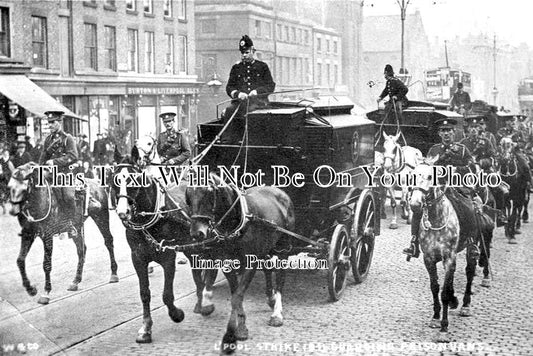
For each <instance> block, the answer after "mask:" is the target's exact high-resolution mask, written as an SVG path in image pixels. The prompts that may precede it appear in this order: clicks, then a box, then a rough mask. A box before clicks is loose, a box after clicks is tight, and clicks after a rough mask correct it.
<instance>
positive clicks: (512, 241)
mask: <svg viewBox="0 0 533 356" xmlns="http://www.w3.org/2000/svg"><path fill="white" fill-rule="evenodd" d="M508 243H509V244H511V245H516V244H517V243H518V242H516V239H509V241H508Z"/></svg>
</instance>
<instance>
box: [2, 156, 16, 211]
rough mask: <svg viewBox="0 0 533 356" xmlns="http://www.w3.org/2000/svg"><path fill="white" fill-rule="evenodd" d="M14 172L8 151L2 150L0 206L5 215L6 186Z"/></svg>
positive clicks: (7, 198)
mask: <svg viewBox="0 0 533 356" xmlns="http://www.w3.org/2000/svg"><path fill="white" fill-rule="evenodd" d="M14 170H15V166H14V165H13V162H12V161H11V157H10V155H9V150H8V149H7V148H4V149H3V151H2V155H1V156H0V205H1V206H2V209H4V214H5V213H6V211H7V209H6V203H7V202H8V201H9V189H8V188H7V184H8V183H9V179H11V174H12V173H13V171H14Z"/></svg>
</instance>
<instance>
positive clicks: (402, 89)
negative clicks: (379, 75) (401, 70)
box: [379, 77, 409, 102]
mask: <svg viewBox="0 0 533 356" xmlns="http://www.w3.org/2000/svg"><path fill="white" fill-rule="evenodd" d="M408 91H409V89H408V88H407V87H406V86H405V84H404V83H403V82H402V81H401V80H400V79H398V78H396V77H393V78H391V79H387V84H386V85H385V89H383V92H381V95H380V96H379V98H380V99H383V98H385V97H386V96H387V95H388V96H389V98H390V99H391V100H392V97H393V96H396V97H397V98H398V99H397V101H402V102H407V97H406V96H405V95H406V94H407V92H408Z"/></svg>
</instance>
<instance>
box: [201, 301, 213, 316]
mask: <svg viewBox="0 0 533 356" xmlns="http://www.w3.org/2000/svg"><path fill="white" fill-rule="evenodd" d="M214 311H215V305H214V304H211V305H208V306H205V307H202V308H201V310H200V314H202V316H208V315H211V314H212V313H213V312H214Z"/></svg>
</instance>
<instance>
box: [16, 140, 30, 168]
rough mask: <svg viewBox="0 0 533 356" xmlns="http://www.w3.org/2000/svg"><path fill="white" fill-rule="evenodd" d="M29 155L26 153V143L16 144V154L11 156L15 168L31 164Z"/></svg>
mask: <svg viewBox="0 0 533 356" xmlns="http://www.w3.org/2000/svg"><path fill="white" fill-rule="evenodd" d="M31 160H32V158H31V155H30V154H29V153H28V152H26V142H19V143H18V144H17V152H15V154H14V155H13V158H12V161H13V166H15V168H17V167H19V166H22V165H23V164H26V163H28V162H31Z"/></svg>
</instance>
